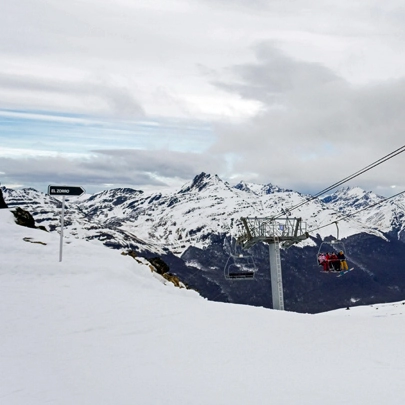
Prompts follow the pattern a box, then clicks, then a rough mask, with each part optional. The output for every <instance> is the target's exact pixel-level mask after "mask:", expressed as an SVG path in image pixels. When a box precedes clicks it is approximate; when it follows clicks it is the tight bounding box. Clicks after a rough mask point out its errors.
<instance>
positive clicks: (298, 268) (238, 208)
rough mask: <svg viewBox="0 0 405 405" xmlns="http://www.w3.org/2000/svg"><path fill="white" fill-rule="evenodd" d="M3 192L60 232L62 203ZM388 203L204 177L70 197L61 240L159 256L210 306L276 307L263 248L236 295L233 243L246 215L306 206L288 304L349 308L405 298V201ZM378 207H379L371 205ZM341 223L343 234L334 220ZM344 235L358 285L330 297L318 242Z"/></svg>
mask: <svg viewBox="0 0 405 405" xmlns="http://www.w3.org/2000/svg"><path fill="white" fill-rule="evenodd" d="M3 194H4V197H5V200H6V202H7V203H8V204H9V205H10V207H13V206H21V207H22V208H26V209H27V210H29V211H30V212H32V214H33V215H34V217H35V219H36V221H37V222H38V223H39V224H41V225H44V226H46V227H47V228H48V229H49V230H50V231H58V230H59V229H60V225H59V217H60V202H59V201H58V200H57V199H55V198H52V197H49V196H46V195H44V194H42V193H38V192H36V191H35V190H32V189H23V190H9V189H4V188H3ZM383 200H384V199H383V197H380V196H377V195H375V194H373V193H369V192H366V191H364V190H361V189H359V188H344V189H341V190H338V191H336V192H335V193H334V194H332V195H330V196H328V197H325V198H323V199H312V197H311V196H309V195H304V194H301V193H298V192H295V191H293V190H286V189H282V188H281V187H278V186H275V185H272V184H267V185H260V184H252V183H245V182H240V183H239V184H237V185H236V186H231V185H230V184H228V183H227V182H225V181H223V180H221V179H220V178H219V177H218V176H217V175H211V174H206V173H201V174H199V175H198V176H196V177H195V178H194V179H192V180H190V181H189V182H188V183H186V184H185V185H184V186H183V187H181V188H180V189H179V190H171V191H168V192H163V191H162V192H154V193H150V192H145V191H142V190H134V189H130V188H125V189H113V190H106V191H103V192H101V193H97V194H94V195H91V196H82V197H80V198H70V199H68V201H67V210H66V218H65V233H64V234H65V238H66V240H69V239H70V240H72V239H84V240H92V241H97V242H99V243H102V244H104V245H105V246H107V247H112V248H116V249H131V250H133V251H135V252H136V253H137V254H139V255H142V256H144V257H148V258H150V257H153V256H158V257H161V258H162V259H163V260H164V261H165V262H166V263H167V264H168V265H169V266H170V268H171V271H173V272H174V273H175V274H177V275H178V276H179V277H181V278H182V279H183V280H184V281H185V282H186V283H188V284H189V285H190V286H191V287H193V288H195V289H197V290H198V291H200V293H201V294H202V295H204V296H206V297H207V298H209V299H213V300H220V301H229V302H241V303H248V304H252V305H261V306H271V299H270V297H271V295H270V294H269V292H268V290H269V287H268V283H269V274H268V252H267V250H266V249H267V248H266V247H265V246H264V245H260V246H256V247H255V248H252V249H251V250H250V254H252V255H253V256H254V257H255V260H256V262H257V266H258V268H260V269H261V271H259V272H258V273H257V277H256V281H255V282H254V283H253V284H250V285H249V284H240V286H239V287H238V288H234V285H233V284H232V283H229V281H228V280H224V277H223V270H224V266H225V263H226V261H227V259H228V257H229V254H230V249H231V248H230V246H231V245H232V238H233V237H235V236H236V235H237V234H238V232H239V227H238V224H239V219H240V217H246V216H248V217H269V216H274V215H276V216H278V215H280V213H282V212H283V211H285V210H286V209H290V208H291V207H295V206H298V205H300V206H299V207H298V208H297V209H295V210H293V212H292V213H291V214H292V215H293V216H295V217H300V218H302V219H303V221H305V222H306V223H307V230H308V231H309V234H310V237H309V238H308V239H306V240H305V241H303V242H301V243H300V244H299V245H298V246H297V247H292V248H290V249H288V250H283V251H282V260H283V277H284V280H285V282H284V287H285V290H286V294H285V299H286V307H287V308H290V309H293V310H299V311H305V312H318V311H320V310H326V309H330V308H336V307H337V306H343V305H352V303H353V302H357V303H359V304H361V303H369V302H375V300H376V299H380V300H386V301H392V300H395V299H401V298H402V297H403V295H401V294H402V293H401V291H402V289H403V288H405V281H404V280H403V279H404V277H403V274H404V273H403V272H404V269H403V266H402V263H404V262H405V249H404V246H403V242H404V241H405V237H404V235H405V233H404V226H405V221H404V214H403V208H404V206H405V204H404V202H405V200H404V197H403V196H399V197H397V198H395V199H390V200H387V201H383ZM382 201H383V202H382ZM378 202H382V203H381V204H380V205H375V204H376V203H378ZM373 205H374V207H372V208H370V209H369V210H364V208H366V207H369V206H373ZM355 213H358V214H356V215H354V214H355ZM340 218H343V219H342V220H340V221H339V222H338V228H337V227H336V225H335V224H333V222H334V221H336V220H339V219H340ZM338 232H339V237H340V239H342V240H343V241H344V243H345V244H346V246H345V250H346V253H347V255H348V258H349V260H350V262H351V265H352V266H354V267H356V269H358V270H359V271H358V272H355V273H354V274H353V275H350V277H348V280H349V281H350V280H351V281H355V282H354V283H353V285H352V287H353V291H352V293H351V294H350V296H347V295H346V294H344V292H345V291H347V286H345V282H342V283H340V284H339V285H338V287H337V289H336V290H333V291H334V294H333V295H331V293H330V292H327V291H326V290H327V288H329V287H330V286H329V287H328V283H329V282H330V280H329V281H328V282H327V283H325V281H326V280H325V278H324V277H325V276H324V275H320V274H319V268H318V266H317V262H316V255H317V251H318V248H319V246H320V243H321V241H322V239H323V238H331V237H332V238H333V237H335V238H336V237H337V234H338ZM388 269H389V275H388V274H387V271H388ZM322 278H323V279H322ZM370 283H371V284H370ZM309 287H310V288H309ZM311 289H312V291H313V292H312V293H311V294H310V295H309V296H308V290H311ZM302 292H305V294H304V295H306V296H302V294H301V293H302ZM373 300H374V301H373Z"/></svg>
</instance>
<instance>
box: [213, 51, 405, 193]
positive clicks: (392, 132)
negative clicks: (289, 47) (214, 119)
mask: <svg viewBox="0 0 405 405" xmlns="http://www.w3.org/2000/svg"><path fill="white" fill-rule="evenodd" d="M231 69H232V71H233V73H234V75H235V81H233V82H229V81H228V82H222V83H218V82H217V83H216V85H217V86H219V87H221V88H222V89H226V90H228V91H230V92H233V93H237V94H238V95H239V96H240V97H242V98H248V99H251V100H257V101H260V102H261V103H262V105H263V108H262V110H261V112H260V113H259V114H257V115H256V116H255V117H253V118H252V119H250V120H249V121H248V122H246V123H245V124H242V125H241V124H238V125H237V126H232V125H227V126H219V127H218V133H219V134H220V136H219V138H218V141H217V143H216V144H215V145H214V146H213V147H212V151H213V152H215V153H227V154H229V153H232V154H233V155H234V156H238V158H237V159H234V160H233V167H232V170H233V171H234V172H236V173H246V175H247V176H251V178H252V180H260V181H261V182H266V181H272V182H276V183H278V184H281V185H283V186H290V187H292V188H294V187H295V188H297V189H299V190H303V191H319V190H320V189H322V188H323V187H324V186H327V185H330V184H332V183H334V182H335V181H337V180H340V179H341V178H343V177H346V176H347V175H349V174H351V173H352V172H353V171H357V170H359V169H361V168H362V167H365V166H366V165H368V164H369V163H371V162H373V161H375V160H377V159H379V158H380V157H382V156H384V155H385V154H387V153H390V152H391V151H392V150H394V149H396V148H398V147H399V146H402V144H403V143H404V142H403V139H404V138H403V135H402V128H404V127H405V114H403V110H404V107H405V80H404V79H399V80H391V81H386V82H383V83H378V84H373V85H372V84H370V85H367V86H366V85H364V86H353V85H350V84H349V83H348V82H346V81H345V80H343V79H342V78H340V77H338V76H337V75H335V74H334V73H333V72H332V71H331V70H329V69H328V68H326V67H324V66H322V65H320V64H314V63H307V62H303V61H299V60H296V59H293V58H291V57H289V56H287V55H286V54H284V53H282V52H281V51H280V50H278V49H276V48H275V47H274V45H273V44H271V43H269V44H262V45H260V47H258V48H257V62H256V63H254V64H253V63H250V64H245V65H238V66H234V67H232V68H231ZM403 161H404V158H402V159H401V157H398V158H396V159H395V160H393V162H390V164H388V163H387V164H385V166H384V167H379V168H378V169H375V170H374V171H373V172H370V173H369V174H367V175H364V176H363V177H362V178H359V179H356V182H357V184H361V183H363V184H371V182H372V181H374V182H375V185H377V184H378V185H379V186H380V187H385V188H387V187H389V186H390V185H391V184H403V183H404V182H403V180H402V176H401V175H400V170H399V169H400V167H401V166H402V165H403ZM241 175H243V174H241ZM375 187H376V186H374V188H375Z"/></svg>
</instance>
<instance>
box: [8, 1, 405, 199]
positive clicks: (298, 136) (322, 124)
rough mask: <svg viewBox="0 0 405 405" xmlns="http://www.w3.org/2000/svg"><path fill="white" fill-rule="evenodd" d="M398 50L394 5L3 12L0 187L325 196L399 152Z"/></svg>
mask: <svg viewBox="0 0 405 405" xmlns="http://www.w3.org/2000/svg"><path fill="white" fill-rule="evenodd" d="M404 43H405V3H404V2H403V1H400V0H386V1H384V2H382V1H381V0H363V1H360V2H354V1H352V0H323V1H322V2H319V1H315V0H290V1H285V0H114V1H113V0H71V1H68V2H67V1H66V0H17V1H16V0H4V1H3V2H2V12H1V14H0V62H1V63H0V182H1V183H2V185H6V186H9V187H17V186H25V187H34V188H37V189H39V190H41V191H46V189H47V186H48V185H49V184H64V185H81V186H83V187H84V188H85V189H86V190H87V191H89V192H96V191H100V190H103V189H106V188H111V187H120V186H129V187H133V188H138V189H151V188H164V187H166V186H176V185H179V186H180V185H182V184H184V183H185V182H186V181H188V180H190V179H191V178H193V177H194V176H195V175H196V174H198V173H200V172H201V171H205V172H207V173H212V174H218V175H219V176H220V177H221V178H222V179H224V180H227V181H229V182H230V183H231V184H235V183H237V182H238V181H239V180H245V181H252V182H256V183H263V184H267V183H273V184H276V185H279V186H281V187H286V188H292V189H294V190H297V191H301V192H308V193H315V192H318V191H320V190H321V189H323V188H325V187H327V186H329V185H331V184H333V183H335V182H336V181H338V180H340V179H342V178H345V177H347V176H348V175H350V174H352V173H354V172H356V171H357V170H359V169H361V168H363V167H365V166H367V165H368V164H370V163H372V162H374V161H376V160H377V159H379V158H381V157H382V156H385V155H386V154H388V153H390V152H392V151H393V150H395V149H397V148H399V147H401V146H403V145H404V144H405V136H404V128H405V114H404V107H405V52H404ZM404 163H405V153H404V154H400V155H398V156H397V157H395V158H393V159H391V160H390V161H388V162H387V163H384V164H383V165H381V166H379V167H377V168H375V169H373V170H371V171H370V172H368V173H367V174H365V175H362V176H361V177H358V178H357V179H355V180H353V181H352V182H351V183H349V184H348V185H352V186H354V185H358V186H361V187H363V188H365V189H367V190H372V191H375V192H377V193H378V194H381V195H385V196H389V195H392V194H395V193H397V192H399V191H402V190H404V189H405V179H404V176H403V168H404Z"/></svg>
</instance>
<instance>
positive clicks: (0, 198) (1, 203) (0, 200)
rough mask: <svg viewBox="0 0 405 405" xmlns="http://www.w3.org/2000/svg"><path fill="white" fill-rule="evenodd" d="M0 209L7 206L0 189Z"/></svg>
mask: <svg viewBox="0 0 405 405" xmlns="http://www.w3.org/2000/svg"><path fill="white" fill-rule="evenodd" d="M0 208H8V205H7V204H6V202H5V201H4V197H3V190H2V189H1V188H0Z"/></svg>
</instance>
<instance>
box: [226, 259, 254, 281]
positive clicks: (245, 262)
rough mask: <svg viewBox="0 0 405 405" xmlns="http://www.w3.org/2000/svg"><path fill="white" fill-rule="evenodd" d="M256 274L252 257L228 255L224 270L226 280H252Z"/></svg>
mask: <svg viewBox="0 0 405 405" xmlns="http://www.w3.org/2000/svg"><path fill="white" fill-rule="evenodd" d="M256 272H257V266H256V263H255V261H254V259H253V256H251V255H244V254H238V255H234V254H230V255H229V258H228V260H227V262H226V264H225V268H224V276H225V278H226V279H227V280H253V279H254V278H255V273H256Z"/></svg>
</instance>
